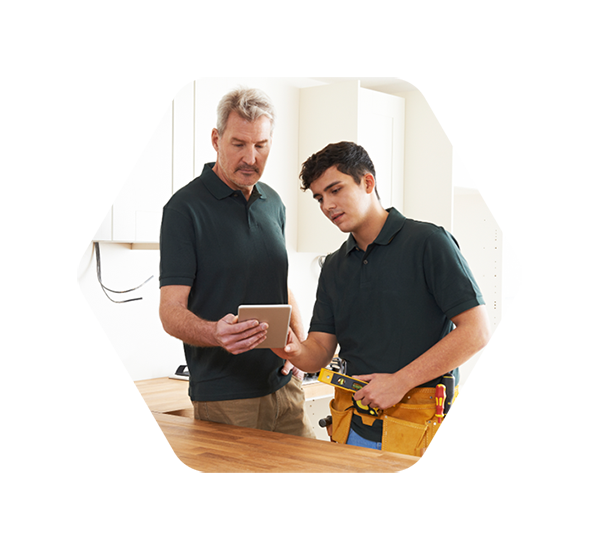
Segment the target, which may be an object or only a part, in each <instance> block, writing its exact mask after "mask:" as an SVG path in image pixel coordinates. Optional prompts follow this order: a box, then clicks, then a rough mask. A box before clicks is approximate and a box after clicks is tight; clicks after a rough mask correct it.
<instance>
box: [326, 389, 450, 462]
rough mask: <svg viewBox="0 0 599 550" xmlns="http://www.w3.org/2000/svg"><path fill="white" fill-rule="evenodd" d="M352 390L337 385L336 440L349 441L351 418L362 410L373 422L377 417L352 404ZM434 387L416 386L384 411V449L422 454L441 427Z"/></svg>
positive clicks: (333, 403)
mask: <svg viewBox="0 0 599 550" xmlns="http://www.w3.org/2000/svg"><path fill="white" fill-rule="evenodd" d="M352 404H353V402H352V394H351V393H350V392H348V391H344V390H341V389H338V388H335V398H334V399H333V400H332V401H331V402H330V405H329V408H330V409H331V417H332V419H333V433H332V438H333V441H337V442H338V443H345V442H346V441H347V438H348V435H349V430H350V425H351V418H352V415H353V414H359V415H360V417H361V418H362V421H363V422H364V423H365V424H367V425H372V423H373V422H374V420H375V418H374V417H372V416H370V415H367V414H362V413H360V412H358V411H356V409H355V408H354V407H352ZM435 412H436V408H435V388H415V389H413V390H411V391H409V392H408V393H407V394H406V395H405V397H404V398H403V399H402V400H401V402H400V403H398V404H397V405H395V406H394V407H391V408H389V409H385V410H384V411H382V413H381V415H380V417H379V418H381V419H382V420H383V440H382V450H383V451H391V452H394V453H401V454H406V455H412V456H422V455H423V454H424V451H425V450H426V448H427V447H428V446H429V445H430V442H431V441H432V439H433V436H434V435H435V434H436V433H437V430H438V429H439V423H438V422H437V419H436V418H435Z"/></svg>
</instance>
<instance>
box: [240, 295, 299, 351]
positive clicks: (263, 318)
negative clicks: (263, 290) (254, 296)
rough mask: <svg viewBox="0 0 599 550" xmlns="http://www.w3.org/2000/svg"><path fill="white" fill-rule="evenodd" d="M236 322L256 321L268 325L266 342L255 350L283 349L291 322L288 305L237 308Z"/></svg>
mask: <svg viewBox="0 0 599 550" xmlns="http://www.w3.org/2000/svg"><path fill="white" fill-rule="evenodd" d="M238 315H239V319H238V321H239V322H241V321H249V320H250V319H257V320H258V321H260V322H261V323H267V324H268V332H267V333H266V340H264V342H261V343H260V344H258V345H257V346H256V348H284V347H285V345H286V344H287V332H288V330H289V321H290V320H291V306H290V305H289V304H278V305H258V306H246V305H243V306H239V311H238Z"/></svg>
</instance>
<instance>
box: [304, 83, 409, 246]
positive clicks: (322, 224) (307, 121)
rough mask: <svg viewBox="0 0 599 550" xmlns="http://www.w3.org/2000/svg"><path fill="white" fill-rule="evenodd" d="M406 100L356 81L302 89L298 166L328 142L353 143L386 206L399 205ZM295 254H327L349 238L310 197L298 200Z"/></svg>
mask: <svg viewBox="0 0 599 550" xmlns="http://www.w3.org/2000/svg"><path fill="white" fill-rule="evenodd" d="M404 110H405V100H404V99H403V98H401V97H398V96H392V95H389V94H384V93H381V92H376V91H374V90H368V89H365V88H362V87H360V83H359V81H357V80H356V81H349V82H340V83H336V84H329V85H324V86H314V87H310V88H303V89H301V90H300V107H299V117H300V122H299V128H300V129H299V162H300V169H301V164H302V163H303V162H304V161H305V160H306V159H307V158H308V157H309V156H310V155H312V154H314V153H316V152H317V151H319V150H320V149H322V148H323V147H325V146H326V145H328V144H329V143H336V142H339V141H353V142H355V143H358V144H359V145H362V146H363V147H364V148H365V149H366V151H367V152H368V154H369V155H370V157H371V159H372V161H373V163H374V167H375V170H376V179H377V186H378V189H379V195H380V196H381V202H382V203H383V206H384V207H385V208H387V207H389V206H395V207H397V208H398V209H401V208H402V206H403V203H402V201H403V158H404V123H405V120H404ZM298 205H299V222H298V225H299V227H298V242H297V249H298V252H312V253H317V254H327V253H330V252H333V251H335V250H336V249H337V248H339V246H340V245H341V244H342V243H343V242H344V241H345V240H346V239H347V237H348V235H347V234H345V233H342V232H341V231H339V229H338V228H337V227H335V226H334V225H333V224H332V223H331V222H330V221H329V220H328V219H326V218H325V216H324V215H323V214H322V212H321V211H320V208H319V207H318V203H317V202H316V201H315V200H314V199H313V198H312V193H311V192H310V191H309V190H308V191H305V192H304V191H300V192H299V198H298Z"/></svg>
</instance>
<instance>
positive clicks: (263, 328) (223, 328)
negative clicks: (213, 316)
mask: <svg viewBox="0 0 599 550" xmlns="http://www.w3.org/2000/svg"><path fill="white" fill-rule="evenodd" d="M267 330H268V325H267V324H266V323H262V324H260V323H259V322H258V321H257V320H255V319H250V320H249V321H243V322H241V323H239V322H238V321H237V315H233V314H232V313H228V314H227V315H225V316H224V317H223V318H222V319H220V320H219V321H217V322H216V328H215V332H214V336H215V338H216V341H217V342H218V345H219V346H220V347H221V348H224V349H225V350H227V351H228V352H229V353H231V354H232V355H239V354H240V353H245V352H246V351H249V350H251V349H254V348H255V347H256V346H257V345H258V344H260V342H263V341H264V340H265V339H266V332H267Z"/></svg>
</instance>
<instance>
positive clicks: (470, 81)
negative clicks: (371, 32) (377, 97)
mask: <svg viewBox="0 0 599 550" xmlns="http://www.w3.org/2000/svg"><path fill="white" fill-rule="evenodd" d="M308 78H312V79H314V80H319V81H322V82H326V83H327V84H330V83H334V82H344V81H350V80H360V81H361V83H362V86H363V87H364V88H369V89H372V90H377V91H379V92H385V93H388V94H395V93H401V92H409V91H413V90H439V89H444V90H460V89H463V90H510V89H511V90H597V89H599V77H597V76H310V77H308Z"/></svg>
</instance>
